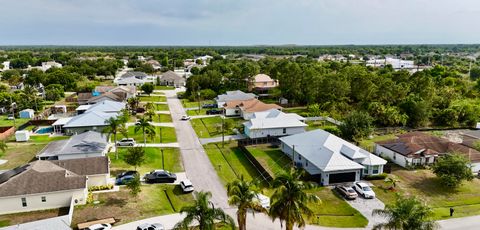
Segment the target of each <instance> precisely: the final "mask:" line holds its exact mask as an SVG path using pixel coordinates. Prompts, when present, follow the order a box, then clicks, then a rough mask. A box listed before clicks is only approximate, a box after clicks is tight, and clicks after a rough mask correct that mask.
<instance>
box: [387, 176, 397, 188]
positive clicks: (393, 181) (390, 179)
mask: <svg viewBox="0 0 480 230" xmlns="http://www.w3.org/2000/svg"><path fill="white" fill-rule="evenodd" d="M384 182H385V183H386V184H390V185H391V187H390V189H395V187H397V183H398V182H400V181H399V180H397V179H395V178H393V177H387V178H385V181H384Z"/></svg>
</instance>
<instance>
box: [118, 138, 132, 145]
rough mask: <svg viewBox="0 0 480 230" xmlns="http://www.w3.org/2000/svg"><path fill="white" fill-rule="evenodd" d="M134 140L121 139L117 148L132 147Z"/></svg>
mask: <svg viewBox="0 0 480 230" xmlns="http://www.w3.org/2000/svg"><path fill="white" fill-rule="evenodd" d="M135 144H136V143H135V140H134V139H133V138H122V139H121V140H120V141H118V142H117V146H134V145H135Z"/></svg>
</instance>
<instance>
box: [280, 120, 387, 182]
mask: <svg viewBox="0 0 480 230" xmlns="http://www.w3.org/2000/svg"><path fill="white" fill-rule="evenodd" d="M280 141H281V150H282V152H284V153H285V154H286V155H287V156H289V157H290V158H291V159H293V161H294V162H295V165H296V166H297V167H300V168H303V169H305V171H307V172H308V173H309V174H310V175H311V176H314V177H318V182H319V183H320V184H322V185H324V186H325V185H329V184H333V183H343V182H354V181H359V180H360V178H362V177H364V176H367V175H377V174H381V173H383V166H384V165H385V164H386V163H387V161H386V160H384V159H382V158H380V157H378V156H375V155H374V154H372V153H370V152H368V151H366V150H364V149H362V148H360V147H358V146H356V145H354V144H352V143H350V142H348V141H346V140H343V139H342V138H340V137H337V136H335V135H333V134H331V133H329V132H327V131H324V130H321V129H317V130H313V131H309V132H304V133H299V134H295V135H291V136H286V137H282V138H280Z"/></svg>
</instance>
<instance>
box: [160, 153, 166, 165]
mask: <svg viewBox="0 0 480 230" xmlns="http://www.w3.org/2000/svg"><path fill="white" fill-rule="evenodd" d="M160 152H162V169H163V170H165V158H164V156H163V149H160Z"/></svg>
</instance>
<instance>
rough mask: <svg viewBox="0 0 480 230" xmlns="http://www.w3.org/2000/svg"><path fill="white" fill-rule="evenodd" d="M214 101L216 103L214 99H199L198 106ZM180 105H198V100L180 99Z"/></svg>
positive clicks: (191, 106) (185, 106)
mask: <svg viewBox="0 0 480 230" xmlns="http://www.w3.org/2000/svg"><path fill="white" fill-rule="evenodd" d="M214 103H216V102H215V101H214V100H203V101H200V106H202V105H205V104H214ZM182 105H183V107H184V108H193V107H198V101H190V100H188V99H182Z"/></svg>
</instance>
